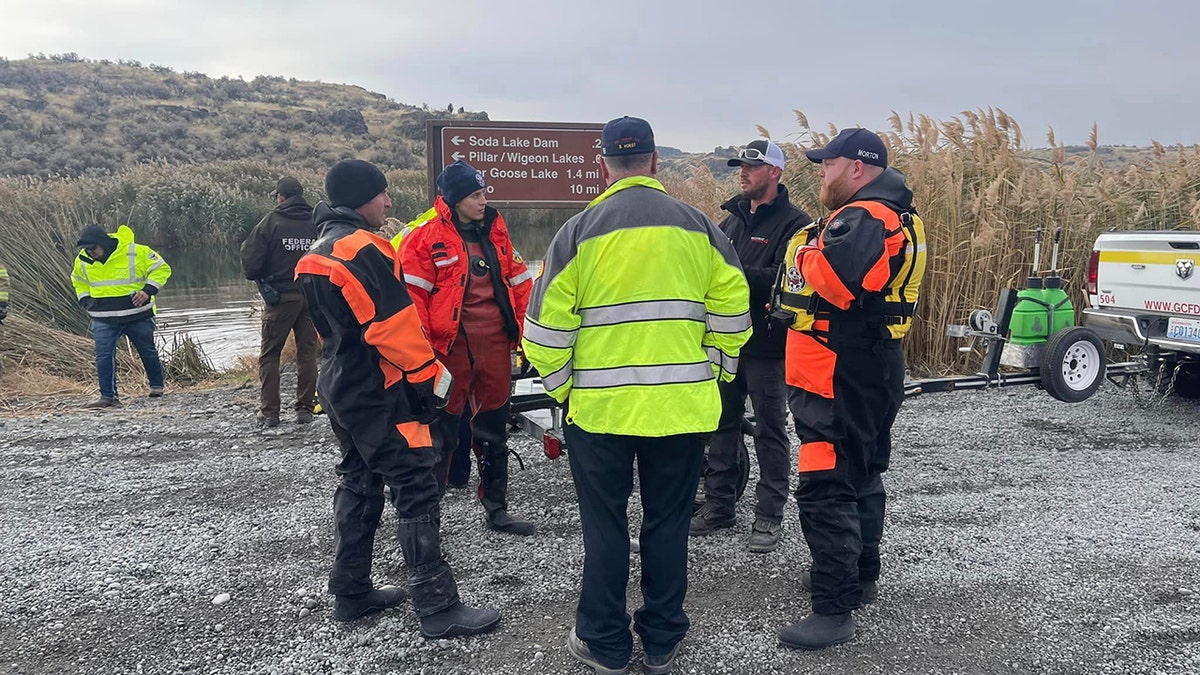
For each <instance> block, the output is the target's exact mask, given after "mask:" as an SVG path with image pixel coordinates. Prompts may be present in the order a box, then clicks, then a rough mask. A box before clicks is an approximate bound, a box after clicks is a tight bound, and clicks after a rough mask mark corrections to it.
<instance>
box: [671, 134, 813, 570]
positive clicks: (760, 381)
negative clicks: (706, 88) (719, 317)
mask: <svg viewBox="0 0 1200 675" xmlns="http://www.w3.org/2000/svg"><path fill="white" fill-rule="evenodd" d="M784 161H785V160H784V156H783V150H782V149H781V148H780V147H779V146H778V145H776V144H774V143H772V142H771V141H768V140H756V141H751V142H750V143H749V144H747V145H746V147H745V148H743V149H742V151H741V152H740V153H738V156H737V157H734V158H733V159H731V160H729V166H736V167H738V182H739V183H740V184H741V188H742V192H741V194H739V195H738V196H736V197H734V198H732V199H730V200H729V201H727V202H725V203H724V204H723V205H721V208H722V209H724V210H726V211H728V212H729V215H728V216H727V217H726V218H725V220H724V221H723V222H722V223H721V231H722V232H724V233H725V234H726V235H728V236H729V239H730V240H731V241H732V242H733V248H734V250H736V251H737V254H738V259H739V260H740V261H741V263H742V270H743V271H744V272H745V273H746V282H747V283H748V284H749V286H750V317H751V319H752V320H753V323H754V333H753V334H752V335H751V336H750V339H749V340H748V341H747V342H746V344H745V346H744V347H742V353H741V357H740V358H739V361H738V373H737V377H736V378H735V379H734V381H733V382H731V383H729V384H724V383H722V384H721V385H720V386H721V399H722V403H723V407H722V410H721V425H720V427H719V428H718V429H717V433H716V434H714V435H713V439H712V443H711V444H710V445H709V448H708V467H707V473H706V475H705V478H704V496H705V500H704V506H702V507H700V510H699V511H698V512H697V513H696V515H695V517H693V518H692V524H691V533H692V535H705V534H709V533H711V532H713V531H715V530H717V529H719V528H723V527H730V526H732V525H733V524H734V522H735V520H734V501H735V496H736V491H737V479H738V464H737V458H738V455H739V453H740V452H741V450H742V448H743V447H744V444H745V440H744V438H743V435H742V418H743V417H744V415H745V413H746V396H747V394H749V396H750V401H751V403H753V405H754V451H755V454H757V456H758V487H757V489H756V491H755V502H756V503H755V507H754V525H753V527H751V529H750V542H749V547H750V550H751V551H753V552H755V553H766V552H769V551H774V550H775V548H776V547H777V546H778V545H779V535H780V533H781V532H782V523H783V507H784V506H786V505H787V499H788V479H789V477H790V476H791V467H790V466H789V462H788V436H787V386H786V385H785V384H784V379H783V353H784V340H785V338H786V336H787V326H786V325H785V324H782V323H777V322H775V321H774V320H773V319H771V317H770V315H769V309H768V305H769V304H770V302H771V293H772V291H773V290H774V286H775V281H776V278H777V276H778V272H779V266H780V265H781V264H782V263H783V254H784V252H785V251H786V250H787V243H788V241H789V240H790V239H791V238H792V236H793V235H794V234H796V232H797V231H799V230H800V228H802V227H804V226H805V225H808V224H809V223H811V222H812V218H810V217H809V216H808V214H807V213H805V212H804V211H801V210H800V209H798V208H796V207H795V206H793V205H792V203H791V202H790V201H789V200H788V191H787V188H786V187H784V186H783V185H782V184H781V183H780V182H779V179H780V177H781V176H782V174H783V167H784Z"/></svg>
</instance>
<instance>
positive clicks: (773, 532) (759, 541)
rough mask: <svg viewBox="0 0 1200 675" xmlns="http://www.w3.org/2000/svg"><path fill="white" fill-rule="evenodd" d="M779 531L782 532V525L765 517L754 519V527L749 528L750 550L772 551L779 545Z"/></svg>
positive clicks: (752, 551) (756, 551) (759, 551)
mask: <svg viewBox="0 0 1200 675" xmlns="http://www.w3.org/2000/svg"><path fill="white" fill-rule="evenodd" d="M781 532H783V525H781V524H779V523H776V522H772V521H770V520H766V519H765V518H757V519H755V521H754V527H753V528H751V529H750V552H751V553H770V552H771V551H774V550H775V549H776V548H778V547H779V534H780V533H781Z"/></svg>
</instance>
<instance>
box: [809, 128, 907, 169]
mask: <svg viewBox="0 0 1200 675" xmlns="http://www.w3.org/2000/svg"><path fill="white" fill-rule="evenodd" d="M804 156H805V157H808V160H809V161H810V162H816V163H818V164H820V163H821V162H822V161H823V160H826V159H833V158H834V157H846V158H848V159H860V160H862V163H863V164H871V165H874V166H878V167H883V168H887V163H888V154H887V146H885V145H884V144H883V139H881V138H879V136H877V135H875V133H874V132H872V131H868V130H866V129H862V128H855V129H842V130H841V132H839V133H838V135H837V136H835V137H834V138H833V140H832V141H829V145H826V146H825V147H823V148H818V149H816V150H809V151H807V152H805V153H804Z"/></svg>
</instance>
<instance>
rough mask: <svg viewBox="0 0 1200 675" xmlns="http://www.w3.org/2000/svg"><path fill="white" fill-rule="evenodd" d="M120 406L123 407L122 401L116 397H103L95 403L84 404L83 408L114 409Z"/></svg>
mask: <svg viewBox="0 0 1200 675" xmlns="http://www.w3.org/2000/svg"><path fill="white" fill-rule="evenodd" d="M119 405H121V399H118V398H115V397H114V398H109V397H107V396H101V397H100V398H98V399H96V400H94V401H88V402H87V403H84V404H83V407H84V408H113V407H116V406H119Z"/></svg>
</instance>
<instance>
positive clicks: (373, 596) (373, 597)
mask: <svg viewBox="0 0 1200 675" xmlns="http://www.w3.org/2000/svg"><path fill="white" fill-rule="evenodd" d="M407 599H408V591H406V590H404V589H403V588H399V587H397V586H383V587H381V588H373V589H371V590H369V591H367V592H366V593H359V594H357V595H337V596H334V598H333V618H334V619H335V620H337V621H354V620H355V619H360V618H362V617H364V616H367V615H368V614H374V613H376V612H382V611H383V610H385V609H390V608H392V607H395V606H396V605H399V604H400V603H402V602H404V601H405V600H407Z"/></svg>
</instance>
